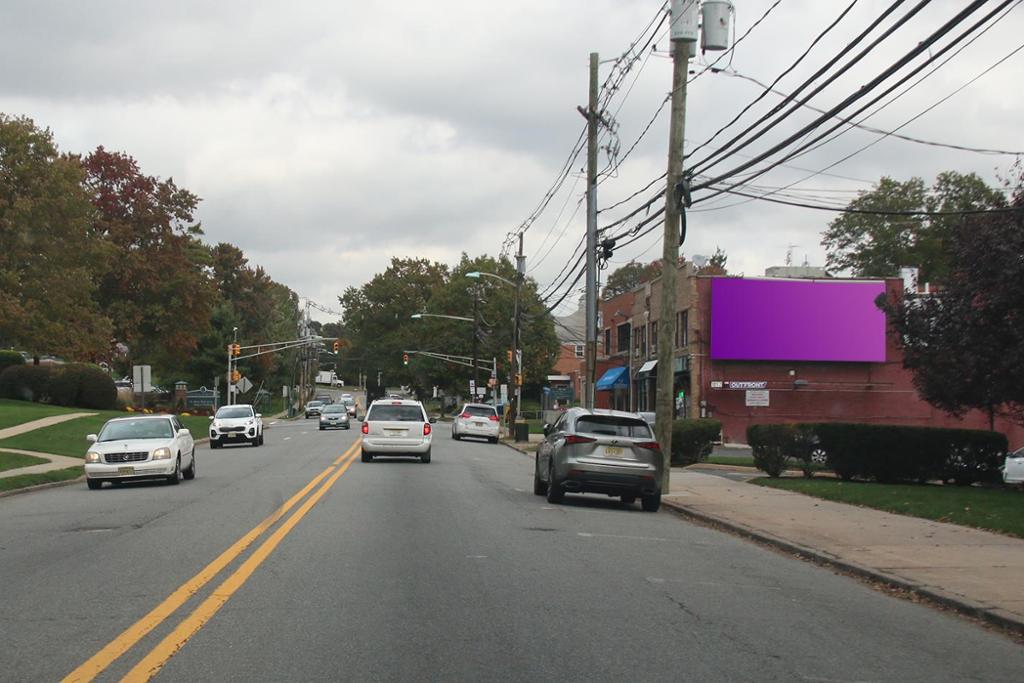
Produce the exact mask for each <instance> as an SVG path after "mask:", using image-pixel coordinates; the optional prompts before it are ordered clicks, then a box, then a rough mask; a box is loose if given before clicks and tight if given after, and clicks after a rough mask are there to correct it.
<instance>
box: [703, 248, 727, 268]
mask: <svg viewBox="0 0 1024 683" xmlns="http://www.w3.org/2000/svg"><path fill="white" fill-rule="evenodd" d="M728 260H729V257H728V255H726V253H725V251H724V250H723V249H722V248H721V247H717V246H716V247H715V253H714V254H712V255H711V258H709V259H708V261H707V263H705V264H704V265H703V266H700V267H699V268H697V274H698V275H728V274H729V273H728V271H727V270H726V268H725V264H726V262H727V261H728Z"/></svg>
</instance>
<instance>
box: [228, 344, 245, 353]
mask: <svg viewBox="0 0 1024 683" xmlns="http://www.w3.org/2000/svg"><path fill="white" fill-rule="evenodd" d="M231 355H232V356H241V355H242V346H241V345H240V344H232V345H231Z"/></svg>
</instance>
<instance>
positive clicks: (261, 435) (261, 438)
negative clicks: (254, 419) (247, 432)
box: [259, 432, 263, 446]
mask: <svg viewBox="0 0 1024 683" xmlns="http://www.w3.org/2000/svg"><path fill="white" fill-rule="evenodd" d="M259 445H260V446H262V445H263V432H260V443H259Z"/></svg>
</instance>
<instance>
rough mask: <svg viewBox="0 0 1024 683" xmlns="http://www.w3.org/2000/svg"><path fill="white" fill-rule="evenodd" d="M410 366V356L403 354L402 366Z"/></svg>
mask: <svg viewBox="0 0 1024 683" xmlns="http://www.w3.org/2000/svg"><path fill="white" fill-rule="evenodd" d="M408 364H409V354H407V353H403V354H402V365H408Z"/></svg>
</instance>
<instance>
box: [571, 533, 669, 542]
mask: <svg viewBox="0 0 1024 683" xmlns="http://www.w3.org/2000/svg"><path fill="white" fill-rule="evenodd" d="M576 535H577V536H581V537H583V538H625V539H628V540H631V541H660V542H663V543H664V542H666V541H667V542H669V543H681V541H680V540H679V539H676V538H658V537H657V536H626V535H623V534H588V533H586V532H583V531H581V532H579V533H578V534H576Z"/></svg>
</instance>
